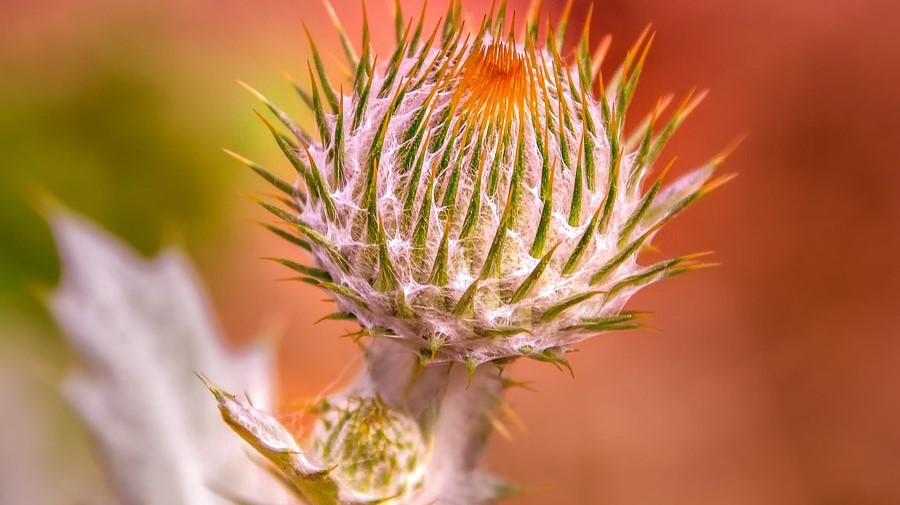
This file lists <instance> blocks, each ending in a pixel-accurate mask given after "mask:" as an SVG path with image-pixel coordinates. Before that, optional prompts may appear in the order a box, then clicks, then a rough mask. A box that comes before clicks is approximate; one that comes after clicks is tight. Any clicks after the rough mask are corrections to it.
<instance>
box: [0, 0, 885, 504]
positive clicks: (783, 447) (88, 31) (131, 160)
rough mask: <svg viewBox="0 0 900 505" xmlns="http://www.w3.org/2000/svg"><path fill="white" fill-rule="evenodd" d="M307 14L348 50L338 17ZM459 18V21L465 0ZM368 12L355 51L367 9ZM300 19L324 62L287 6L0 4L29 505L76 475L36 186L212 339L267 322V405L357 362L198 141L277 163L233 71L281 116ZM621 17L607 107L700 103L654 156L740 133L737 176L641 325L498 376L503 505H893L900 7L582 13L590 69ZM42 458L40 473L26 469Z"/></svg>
mask: <svg viewBox="0 0 900 505" xmlns="http://www.w3.org/2000/svg"><path fill="white" fill-rule="evenodd" d="M334 3H335V7H336V10H337V11H338V14H339V15H340V16H341V17H342V20H343V22H344V24H345V26H347V27H348V29H349V31H350V32H351V33H354V34H356V33H358V30H359V27H360V11H359V8H358V6H357V4H356V2H344V1H343V0H336V1H335V2H334ZM527 3H528V2H527V0H520V1H516V0H512V1H510V8H511V9H514V10H516V11H517V13H518V14H519V18H521V15H522V14H523V13H524V12H525V11H526V9H527ZM563 3H564V1H563V0H545V1H544V4H545V10H546V11H547V12H552V13H554V16H556V15H558V14H557V13H559V12H560V11H561V9H562V7H563ZM588 3H589V2H588V1H583V0H576V1H575V7H574V9H573V16H574V18H575V24H576V25H578V24H580V22H581V20H582V19H583V17H584V15H585V13H586V11H587V8H588ZM431 4H432V5H430V6H429V17H430V19H431V20H432V21H436V20H437V18H438V17H439V16H440V15H441V14H442V11H443V9H444V5H443V2H440V1H432V2H431ZM463 5H464V9H465V10H466V11H467V12H469V13H471V15H472V18H474V19H480V18H481V15H482V14H483V13H484V12H485V11H486V9H487V8H488V1H487V0H464V2H463ZM403 6H404V8H405V9H406V12H407V14H408V15H410V16H411V15H413V13H415V12H417V11H418V10H419V9H420V8H421V4H420V3H419V2H417V1H413V0H404V1H403ZM368 7H369V13H370V19H371V22H372V24H373V26H374V27H381V28H382V29H380V30H379V29H377V28H376V29H375V31H376V33H377V36H378V37H377V38H376V41H375V42H376V46H377V47H378V48H379V49H380V50H381V53H382V54H383V53H384V52H385V51H387V50H388V48H389V47H390V44H391V36H392V33H393V32H392V25H391V23H390V15H391V11H392V9H391V8H390V5H389V1H388V0H369V2H368ZM301 21H304V22H305V23H306V24H307V25H308V26H309V27H310V31H311V32H312V34H313V36H314V38H315V39H316V40H317V41H318V42H317V43H319V44H320V49H322V50H323V51H324V52H325V53H330V54H335V55H337V54H338V53H339V47H338V44H337V39H336V37H335V36H334V35H333V33H332V31H331V29H330V24H329V22H328V21H327V17H326V14H325V10H324V8H323V7H322V6H321V5H320V3H319V2H317V1H315V0H259V1H256V2H242V1H237V0H217V1H211V0H190V1H183V0H155V1H152V2H151V1H149V0H126V1H121V0H77V1H76V0H28V1H26V0H12V1H10V0H6V1H4V2H2V3H0V146H2V149H0V171H2V174H3V179H2V184H0V390H2V391H4V392H5V393H7V394H12V396H9V397H7V399H6V400H4V402H5V403H7V404H6V405H4V406H3V407H0V410H6V409H7V408H10V409H12V408H17V409H18V408H21V409H29V411H30V412H34V413H37V415H36V416H35V417H33V419H32V423H31V424H30V425H29V426H28V428H29V429H28V430H23V431H22V432H20V433H18V435H17V439H18V442H19V444H20V448H21V447H26V448H28V449H29V451H25V452H23V453H22V454H21V455H20V456H19V457H20V462H21V465H20V467H21V469H25V470H26V471H23V472H21V473H22V474H23V475H28V474H29V473H31V474H34V475H36V474H37V473H38V472H39V471H41V472H46V471H48V470H49V471H52V472H53V473H54V474H56V475H59V476H60V477H59V479H60V480H59V482H57V483H55V484H53V485H50V486H45V488H44V489H43V491H42V492H43V493H44V494H43V495H42V498H41V499H39V500H37V501H36V502H35V503H47V504H55V503H72V502H73V501H74V500H73V499H71V497H69V498H67V496H68V495H70V494H76V495H77V494H78V493H79V490H87V489H90V488H92V487H94V486H102V485H103V478H102V477H101V473H100V471H99V470H98V468H97V465H96V463H89V462H90V461H94V459H93V458H92V457H91V451H90V449H89V446H90V443H89V441H88V439H87V437H86V436H85V435H84V433H83V432H82V431H81V430H80V428H78V425H77V423H76V421H75V417H74V415H73V414H72V413H71V412H70V411H69V410H68V409H67V408H65V407H64V406H63V405H62V403H61V402H60V400H59V398H58V396H57V395H56V393H55V391H54V387H53V383H54V381H56V380H58V379H59V378H60V377H62V376H63V375H64V374H65V372H66V370H68V369H69V367H71V366H72V364H73V361H74V359H73V358H72V356H71V355H70V352H69V351H68V349H67V347H66V345H65V344H64V342H63V340H62V338H61V337H60V335H59V331H58V330H57V329H56V328H55V326H54V325H53V323H52V322H51V321H50V319H49V317H48V315H47V314H46V311H45V310H44V309H43V308H42V306H41V303H40V302H39V300H40V293H42V292H45V291H46V289H48V288H49V287H52V286H53V285H54V284H55V282H56V281H57V278H58V264H57V257H56V253H55V252H54V246H53V243H52V241H51V237H50V235H49V231H48V229H47V226H46V224H45V223H44V222H43V221H42V219H41V218H40V217H39V215H38V214H37V213H36V212H35V211H34V210H33V209H32V207H31V206H30V205H29V203H28V200H29V197H28V195H30V194H32V193H33V192H34V188H36V187H41V188H44V189H46V190H47V191H49V192H50V193H52V194H54V195H56V196H57V197H58V198H59V199H60V200H61V201H63V202H64V203H65V204H67V205H68V206H70V207H71V208H73V209H75V210H77V211H79V212H81V213H84V214H86V215H87V216H89V217H90V218H92V219H94V220H96V221H97V222H99V223H101V224H102V225H103V226H104V227H106V228H108V229H109V230H111V231H112V232H114V233H115V234H116V235H118V236H121V237H123V238H124V239H126V240H127V241H128V242H129V243H130V244H132V245H134V246H135V247H136V248H137V249H138V250H140V251H141V252H143V253H145V254H153V253H155V252H156V251H158V250H159V248H160V247H161V246H163V245H171V244H176V245H181V246H184V247H186V248H187V249H188V250H189V251H190V253H191V255H192V257H193V259H194V260H195V262H196V263H197V264H198V266H199V268H200V270H201V272H202V276H203V277H204V279H205V281H206V282H207V286H208V290H209V293H210V295H211V297H212V299H213V301H214V305H215V307H216V311H217V313H218V314H219V317H220V320H221V323H222V326H223V327H224V328H225V331H226V332H227V334H228V336H229V339H230V340H231V341H232V342H235V343H237V342H242V341H246V340H247V339H249V338H251V337H253V336H254V335H257V334H259V333H260V332H262V331H264V330H266V329H271V328H276V329H278V330H279V331H280V332H281V333H283V335H284V337H283V338H282V340H281V341H280V346H281V352H280V357H279V377H280V395H281V403H282V405H283V406H284V407H285V409H288V408H289V407H290V406H291V405H293V404H297V403H302V402H303V401H304V400H305V399H307V398H309V397H311V396H313V395H316V394H318V393H319V392H320V391H321V390H322V389H323V388H324V387H325V386H326V384H328V383H330V382H331V381H332V380H333V379H334V377H335V376H336V375H338V373H339V372H340V371H341V370H342V369H343V368H344V367H345V365H346V363H347V362H348V361H350V360H351V359H352V358H353V357H354V356H355V354H356V349H355V347H354V345H353V344H352V342H350V341H349V340H348V339H340V338H338V336H339V335H341V334H342V333H345V332H346V331H347V330H348V329H351V328H349V327H348V326H347V325H345V324H339V323H322V324H319V325H315V326H314V325H313V322H314V321H316V320H317V319H319V318H320V317H321V316H323V315H325V314H326V313H328V312H330V310H329V306H328V305H327V304H326V303H324V302H322V300H323V298H324V296H323V295H322V294H321V293H320V292H318V291H316V290H314V289H312V288H310V287H308V286H305V285H301V284H297V283H283V282H276V279H278V278H280V277H284V276H285V272H284V270H283V269H282V268H281V267H278V266H277V265H274V266H273V265H271V264H269V263H266V262H264V261H261V260H259V258H260V257H262V256H279V255H282V256H284V255H292V254H294V251H291V250H289V249H287V248H286V247H285V246H284V245H283V244H282V243H280V242H279V241H278V239H276V238H274V237H270V235H269V234H268V233H267V232H265V230H262V229H261V228H260V227H258V226H256V225H255V224H254V223H253V221H254V220H259V219H265V216H264V215H263V213H262V212H261V211H260V210H258V209H257V208H256V206H255V205H254V204H253V203H252V202H250V201H249V200H247V199H246V198H242V197H241V193H254V192H263V191H266V189H265V187H264V186H263V184H262V183H261V182H260V181H258V180H256V179H254V177H253V176H252V174H250V173H249V171H247V170H245V169H244V168H242V167H241V166H239V165H238V164H237V163H235V162H234V161H233V160H230V159H228V158H227V157H226V156H225V155H223V154H222V153H221V151H220V150H219V148H220V147H227V148H229V149H232V150H235V151H237V152H240V153H242V154H245V155H247V156H248V157H250V158H253V159H255V160H258V161H260V162H262V163H263V164H267V165H268V166H271V167H280V168H282V169H284V171H282V173H285V174H286V173H287V170H288V167H287V165H286V164H285V163H284V162H283V161H282V160H281V159H280V157H279V156H278V153H277V152H276V151H277V149H276V148H275V146H274V144H273V143H272V142H271V139H270V138H267V134H266V132H265V131H264V128H262V127H261V125H260V124H259V121H258V120H257V119H256V118H255V117H254V115H253V113H252V109H253V108H254V107H257V103H256V102H255V100H254V99H253V98H252V97H251V96H249V95H248V94H247V93H246V92H245V91H243V90H242V89H240V87H239V86H237V85H236V84H235V79H237V78H239V79H242V80H245V81H248V82H249V83H250V84H252V85H253V86H254V87H256V88H257V89H260V90H261V91H263V92H264V93H266V94H267V95H268V96H269V97H270V98H272V99H274V100H275V101H276V102H278V103H280V104H283V105H284V106H285V108H286V109H287V110H288V111H290V112H293V113H295V114H296V115H297V117H299V118H300V119H301V122H305V123H306V124H309V121H310V120H311V118H310V117H309V116H307V115H304V114H306V112H305V110H304V109H302V108H301V107H300V103H299V100H297V99H296V97H295V96H294V94H293V91H292V90H291V88H290V86H289V85H288V84H287V82H286V81H285V80H284V79H283V77H282V71H287V72H289V73H292V74H295V75H298V76H299V75H304V74H303V72H304V70H305V62H306V59H307V58H308V56H309V48H308V45H307V44H306V42H305V39H304V36H303V32H302V28H301ZM648 23H652V24H653V27H654V29H655V30H656V31H657V39H656V43H655V45H654V47H653V50H652V52H651V55H650V58H649V62H648V65H647V66H646V69H645V71H644V74H643V76H642V83H641V86H640V87H639V91H638V96H637V98H636V102H635V105H634V106H635V108H636V109H635V110H636V111H637V113H635V114H633V116H634V117H639V116H640V115H641V113H643V112H644V111H646V110H648V109H649V108H650V107H651V106H652V105H653V104H654V103H655V101H656V98H657V97H658V96H660V95H663V94H666V93H669V92H675V93H679V94H683V93H685V92H687V91H688V90H690V89H691V88H692V87H694V86H699V87H701V88H709V89H711V94H710V96H709V97H708V98H707V100H706V102H705V103H704V104H703V105H702V106H701V108H700V109H699V110H698V111H697V113H696V114H695V115H694V116H693V117H692V119H691V120H690V121H689V122H688V123H687V124H686V125H685V126H684V128H683V129H682V130H681V132H680V133H679V134H678V135H677V136H676V138H675V139H674V140H673V142H672V143H671V144H670V147H669V148H668V151H667V154H668V155H669V156H671V155H674V154H677V155H678V158H679V161H678V165H677V166H678V167H681V169H687V168H690V167H692V166H694V165H697V164H699V163H701V162H703V161H705V160H706V159H708V158H709V157H711V156H712V155H714V154H715V153H716V152H718V151H719V150H720V149H721V148H722V147H724V146H725V145H727V144H728V143H729V142H731V141H732V140H733V139H734V138H735V137H737V136H739V135H740V134H743V133H747V134H749V136H748V138H747V140H746V141H745V142H744V144H743V145H742V146H741V148H740V149H739V150H738V151H737V152H736V153H735V154H734V155H733V156H732V158H731V159H730V161H729V162H728V163H727V164H726V165H725V168H724V170H725V171H728V172H736V173H739V174H740V177H738V179H737V180H736V181H734V182H733V183H730V184H729V185H727V186H725V187H724V188H722V189H720V190H718V191H716V192H715V193H713V194H712V195H711V196H709V197H708V198H707V199H705V200H704V201H702V202H701V203H700V204H699V205H697V206H696V207H694V208H692V209H691V210H690V211H688V212H687V213H686V214H685V215H684V216H683V217H680V218H679V219H677V220H676V222H674V223H673V224H672V225H669V226H668V227H667V228H666V229H664V230H663V232H662V233H661V234H660V236H659V239H658V240H657V242H656V245H657V246H658V248H659V249H661V250H662V251H663V252H665V253H668V254H670V255H676V254H682V253H689V252H695V251H698V250H713V251H715V252H716V254H715V256H714V258H715V260H714V261H717V262H720V263H721V264H722V266H721V267H719V268H715V269H708V270H703V271H700V272H696V273H692V274H691V275H687V276H684V277H679V278H677V279H673V280H670V281H667V282H665V283H662V284H660V285H657V286H654V287H651V288H649V289H647V290H645V291H644V292H642V293H640V294H639V295H638V296H637V297H636V298H635V299H633V300H632V302H630V307H631V308H632V309H634V310H647V311H651V312H653V313H654V318H653V322H652V324H653V326H655V327H656V328H658V330H641V331H637V332H631V333H624V334H607V335H604V336H601V337H599V338H596V339H593V340H591V341H589V342H586V343H584V344H583V345H581V346H580V349H579V352H578V353H575V354H573V355H572V356H571V361H572V364H573V366H574V368H575V372H576V379H575V380H572V379H571V378H570V377H569V376H568V374H565V373H559V372H558V371H556V370H555V369H554V368H553V367H550V366H546V365H538V364H533V363H521V364H517V365H516V366H515V367H514V369H513V370H512V375H513V377H514V378H516V379H518V380H523V381H530V382H531V383H532V387H533V389H534V390H535V391H533V392H532V391H525V390H519V391H515V392H513V393H512V394H511V397H510V402H511V403H512V405H513V406H514V407H515V409H516V412H517V413H518V414H519V416H520V417H521V419H522V421H523V423H524V425H525V428H526V429H517V430H514V439H513V440H512V441H506V440H504V439H503V438H500V437H495V438H494V440H493V441H492V443H491V447H490V452H489V455H488V458H487V462H486V463H487V466H488V467H489V468H490V469H491V470H492V471H494V472H495V473H496V474H499V475H502V476H504V477H507V478H509V479H511V480H513V481H516V482H521V483H525V484H527V485H529V486H531V487H532V488H533V489H532V491H531V492H530V493H528V494H526V495H525V496H523V497H520V498H516V499H513V500H511V501H510V502H509V503H510V504H514V505H531V504H539V503H546V502H547V501H552V502H553V503H556V504H589V503H603V504H608V505H612V504H640V505H644V504H647V505H655V504H666V505H672V504H722V503H727V504H736V505H738V504H773V505H778V504H835V505H836V504H844V503H848V504H849V503H853V504H872V505H875V504H897V503H900V266H898V265H900V263H898V262H900V259H898V258H900V164H898V162H900V156H898V155H897V153H896V152H895V151H894V149H900V119H898V116H900V93H898V91H897V90H898V88H900V42H898V41H897V38H896V36H897V33H898V30H900V3H897V2H894V1H893V0H857V1H855V2H849V1H837V0H825V1H812V0H759V1H756V2H724V1H712V0H682V1H679V2H670V1H665V0H628V1H625V0H599V1H598V2H597V5H596V10H595V12H594V17H593V29H592V33H594V34H595V35H596V37H595V40H599V36H600V35H601V34H603V33H611V34H612V35H613V37H614V38H613V49H612V52H611V56H610V58H608V59H607V61H609V62H613V63H617V62H618V61H620V60H621V57H622V55H623V54H624V52H625V50H626V49H627V48H628V46H629V45H630V44H631V42H632V41H633V40H634V39H635V38H636V37H637V35H638V34H639V33H640V31H641V30H642V29H643V28H644V26H645V25H647V24H648ZM357 42H358V41H357ZM330 61H336V59H335V60H330ZM335 70H336V73H337V70H338V69H337V65H335ZM11 399H12V400H11ZM4 417H5V416H4ZM0 429H3V430H6V431H11V430H16V429H17V426H16V425H15V424H14V422H13V421H8V420H6V419H5V420H4V424H3V426H2V428H0ZM30 449H34V450H33V451H31V450H30ZM2 450H4V451H10V450H15V447H13V448H12V449H10V448H9V447H4V448H3V449H2ZM42 450H43V451H44V452H46V451H49V452H50V453H52V454H54V455H55V456H54V457H53V458H51V459H46V458H45V459H41V458H39V457H37V456H34V457H29V454H30V453H34V454H39V453H41V452H42ZM31 470H33V472H31ZM10 505H12V504H10Z"/></svg>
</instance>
